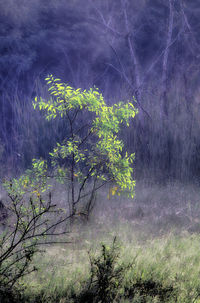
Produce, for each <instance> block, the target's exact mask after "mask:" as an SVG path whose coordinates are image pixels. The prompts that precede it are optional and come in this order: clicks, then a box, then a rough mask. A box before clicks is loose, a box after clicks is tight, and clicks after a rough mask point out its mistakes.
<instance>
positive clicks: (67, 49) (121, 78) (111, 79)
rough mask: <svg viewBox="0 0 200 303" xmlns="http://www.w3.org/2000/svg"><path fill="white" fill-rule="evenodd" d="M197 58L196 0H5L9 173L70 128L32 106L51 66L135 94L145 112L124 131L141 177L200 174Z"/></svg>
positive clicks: (67, 78) (81, 80)
mask: <svg viewBox="0 0 200 303" xmlns="http://www.w3.org/2000/svg"><path fill="white" fill-rule="evenodd" d="M199 65H200V3H199V1H198V0H190V1H184V0H168V1H163V0H140V1H138V0H115V1H113V0H84V1H83V0H68V1H66V0H59V1H55V0H29V1H28V2H27V1H25V0H17V1H16V0H0V121H1V122H0V164H1V168H2V169H1V176H3V175H9V174H18V173H20V171H21V170H24V169H25V168H28V167H29V166H30V165H31V160H32V158H40V157H44V158H48V153H49V152H50V151H51V150H52V148H53V147H54V146H55V144H56V142H58V141H60V140H62V139H63V138H65V137H66V135H67V131H68V130H67V125H66V123H65V121H64V120H62V119H57V120H56V121H51V122H48V121H45V119H44V116H43V115H42V113H40V112H38V111H34V109H33V107H32V100H33V99H34V98H35V96H36V95H38V96H43V97H45V96H46V97H48V93H47V88H46V86H45V81H44V78H45V77H46V76H47V75H48V74H53V75H54V76H55V77H58V78H60V79H61V80H62V82H66V83H68V84H69V85H71V86H73V87H75V88H79V87H80V88H83V89H85V88H86V89H88V88H90V87H93V86H96V87H98V88H99V89H100V91H101V93H102V94H103V96H104V97H105V100H106V102H107V104H110V105H111V104H113V103H117V102H119V101H126V100H129V101H130V100H133V96H135V98H136V100H137V105H136V106H137V107H138V109H139V114H138V115H136V117H135V119H134V120H133V121H132V122H131V125H130V127H129V128H128V129H125V128H124V129H122V131H121V136H122V138H123V139H124V141H125V147H126V149H127V150H128V151H129V152H135V154H136V160H135V174H136V178H144V177H149V178H155V179H156V180H158V181H159V182H165V181H167V180H169V179H170V180H171V179H172V180H173V179H178V180H181V181H188V180H194V181H197V182H198V180H199V177H200V77H199V76H200V72H199Z"/></svg>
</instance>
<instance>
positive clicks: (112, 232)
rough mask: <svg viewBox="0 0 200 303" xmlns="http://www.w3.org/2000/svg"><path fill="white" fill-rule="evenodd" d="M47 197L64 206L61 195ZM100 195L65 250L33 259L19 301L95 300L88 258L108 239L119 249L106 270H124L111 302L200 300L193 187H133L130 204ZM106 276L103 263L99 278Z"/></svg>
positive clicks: (49, 250) (51, 249)
mask: <svg viewBox="0 0 200 303" xmlns="http://www.w3.org/2000/svg"><path fill="white" fill-rule="evenodd" d="M56 190H57V191H56ZM54 191H55V192H54V198H56V201H60V206H63V205H64V196H65V194H64V192H62V191H61V189H60V188H59V189H56V187H55V188H54ZM106 196H107V194H106V192H104V193H100V195H99V199H98V203H97V205H96V208H95V209H94V212H93V213H92V214H91V218H90V221H89V222H88V223H87V224H82V223H80V224H78V223H77V224H76V225H75V226H74V228H73V230H72V233H71V234H70V235H69V237H70V239H71V240H73V243H72V244H63V245H54V246H52V245H51V246H48V247H45V248H44V251H43V252H42V253H41V254H39V255H37V256H35V259H34V263H35V265H36V266H37V267H38V271H37V272H34V273H32V274H30V275H29V276H27V277H26V278H24V279H23V280H21V281H20V283H21V285H20V287H24V291H23V298H24V302H31V303H36V302H37V303H38V302H41V303H44V302H45V303H46V302H48V303H57V302H58V303H65V302H69V303H70V302H71V303H74V302H77V303H78V302H82V303H84V302H101V301H98V297H95V294H94V292H95V291H96V292H97V288H95V287H97V285H98V284H95V283H97V282H93V284H92V285H94V286H92V287H91V284H90V280H91V264H90V258H89V254H88V252H90V255H92V256H94V258H96V260H97V259H98V258H99V257H100V256H101V253H102V243H104V244H105V245H108V246H111V247H112V242H113V238H114V237H115V236H116V237H117V243H118V244H119V246H120V249H119V258H118V259H117V260H116V262H114V264H113V267H112V266H111V267H112V270H113V271H114V270H115V269H116V268H118V267H120V266H122V268H123V267H124V268H127V270H126V271H125V273H124V274H123V277H124V279H123V282H120V285H118V288H117V289H118V290H117V291H118V294H117V295H118V297H117V299H116V301H113V302H124V303H125V302H126V303H128V302H134V303H136V302H137V303H138V302H178V303H187V302H188V303H191V302H194V303H198V302H200V279H199V277H200V245H199V243H200V234H199V226H200V219H199V218H200V206H199V197H200V190H199V188H198V186H195V185H191V184H185V185H184V187H183V185H182V184H179V183H176V184H175V183H173V184H167V185H166V186H160V185H159V184H151V183H150V182H149V181H148V182H147V181H145V182H144V181H142V182H141V181H138V183H137V189H136V197H135V199H134V200H127V199H126V198H125V197H121V198H119V197H117V198H116V197H112V198H111V199H110V200H108V199H107V198H106ZM101 257H102V256H101ZM130 264H132V266H131V267H130V266H128V265H130ZM112 270H111V273H110V272H109V271H108V269H107V267H106V266H105V264H104V267H103V274H105V275H108V274H112ZM116 279H117V278H116ZM114 281H115V280H114ZM115 283H117V280H116V281H115ZM89 285H90V287H89ZM95 285H96V286H95ZM95 289H96V290H95ZM20 302H23V300H22V299H20ZM105 302H106V301H105ZM105 302H104V303H105ZM109 302H110V301H109Z"/></svg>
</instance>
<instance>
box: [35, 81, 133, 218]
mask: <svg viewBox="0 0 200 303" xmlns="http://www.w3.org/2000/svg"><path fill="white" fill-rule="evenodd" d="M46 81H47V84H48V86H49V92H50V95H51V97H50V98H49V100H44V99H43V98H41V97H40V98H38V97H36V98H35V101H34V102H33V106H34V108H36V107H38V108H39V110H42V111H44V112H45V116H46V119H47V120H51V119H55V118H57V117H60V118H63V119H66V120H67V122H68V130H69V131H68V133H67V134H66V138H65V139H64V140H63V142H61V143H57V146H56V147H55V148H54V150H53V151H52V152H51V153H50V157H51V165H52V167H53V169H54V176H56V178H57V179H58V180H59V181H60V182H62V183H65V184H66V183H67V184H68V185H69V188H70V191H71V195H70V201H68V202H69V205H71V213H72V214H76V204H78V203H79V202H80V201H81V200H83V198H87V201H88V202H87V211H88V212H89V210H90V208H91V205H92V201H93V200H94V197H95V193H96V191H97V190H98V189H99V188H101V187H102V186H104V185H105V184H108V183H111V184H113V183H114V184H115V187H114V188H115V189H114V190H113V191H112V192H114V194H115V193H117V194H119V195H120V193H121V192H124V191H125V192H127V194H128V195H129V196H131V197H133V196H134V187H135V181H134V180H133V168H132V163H133V160H134V154H130V155H128V153H127V152H125V151H124V144H123V142H122V140H120V138H119V130H120V127H121V125H122V124H125V125H126V126H129V120H130V119H131V118H134V117H135V114H136V113H137V112H138V111H137V109H136V108H135V107H134V105H133V104H132V102H127V103H123V102H119V103H118V104H114V105H113V106H107V105H106V103H105V101H104V98H103V96H102V94H100V92H99V90H98V89H97V88H93V89H92V88H91V89H89V90H83V91H82V90H81V89H80V88H79V89H74V88H72V87H71V86H69V85H67V84H65V83H61V82H60V80H59V79H55V78H54V77H53V76H52V75H50V76H49V77H47V78H46ZM75 185H76V193H77V194H76V193H75Z"/></svg>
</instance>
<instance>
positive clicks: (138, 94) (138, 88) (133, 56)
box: [121, 0, 142, 102]
mask: <svg viewBox="0 0 200 303" xmlns="http://www.w3.org/2000/svg"><path fill="white" fill-rule="evenodd" d="M121 5H122V9H123V15H124V21H125V27H126V32H127V42H128V47H129V51H130V56H131V59H132V63H133V66H134V71H135V86H136V89H135V96H136V99H138V101H139V102H140V101H141V86H142V85H141V77H140V69H139V63H138V59H137V55H136V51H135V47H134V43H133V41H132V39H131V31H130V28H129V21H128V16H127V9H126V1H125V0H121Z"/></svg>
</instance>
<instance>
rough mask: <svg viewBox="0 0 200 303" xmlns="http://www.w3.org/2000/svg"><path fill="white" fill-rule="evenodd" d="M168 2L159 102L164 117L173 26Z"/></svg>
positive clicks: (172, 10)
mask: <svg viewBox="0 0 200 303" xmlns="http://www.w3.org/2000/svg"><path fill="white" fill-rule="evenodd" d="M168 1H169V23H168V30H167V41H166V47H165V51H164V55H163V65H162V80H161V81H162V93H161V101H162V114H163V115H164V116H168V104H167V82H168V81H167V80H168V77H167V70H168V68H167V66H168V58H169V48H170V45H171V41H172V32H173V24H174V9H173V4H172V0H168Z"/></svg>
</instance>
